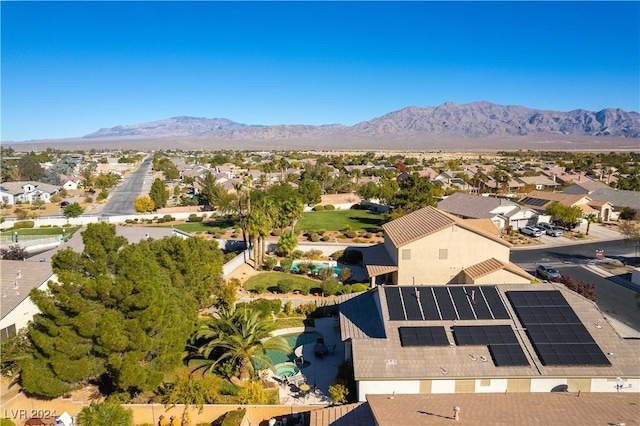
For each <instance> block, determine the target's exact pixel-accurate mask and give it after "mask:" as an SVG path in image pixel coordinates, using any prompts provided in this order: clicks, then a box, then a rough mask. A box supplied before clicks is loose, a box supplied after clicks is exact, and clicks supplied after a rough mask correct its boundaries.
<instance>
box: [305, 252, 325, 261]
mask: <svg viewBox="0 0 640 426" xmlns="http://www.w3.org/2000/svg"><path fill="white" fill-rule="evenodd" d="M304 256H305V257H306V258H308V259H311V260H319V259H322V250H309V251H306V252H305V253H304Z"/></svg>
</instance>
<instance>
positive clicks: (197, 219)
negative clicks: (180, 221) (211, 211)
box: [187, 213, 204, 223]
mask: <svg viewBox="0 0 640 426" xmlns="http://www.w3.org/2000/svg"><path fill="white" fill-rule="evenodd" d="M203 220H204V218H203V217H202V216H198V215H197V214H195V213H191V214H190V215H189V218H187V222H193V223H196V222H202V221H203Z"/></svg>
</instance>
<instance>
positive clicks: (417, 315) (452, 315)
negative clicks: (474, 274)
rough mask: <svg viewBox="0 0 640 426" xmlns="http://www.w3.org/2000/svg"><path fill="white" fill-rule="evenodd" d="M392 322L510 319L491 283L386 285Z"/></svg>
mask: <svg viewBox="0 0 640 426" xmlns="http://www.w3.org/2000/svg"><path fill="white" fill-rule="evenodd" d="M385 295H386V298H387V307H388V310H389V319H390V320H391V321H433V320H475V319H479V320H490V319H509V318H510V317H509V312H508V311H507V309H506V308H505V306H504V303H503V302H502V299H501V298H500V295H499V294H498V290H497V289H496V288H495V287H494V286H437V287H428V286H420V287H413V286H392V287H385Z"/></svg>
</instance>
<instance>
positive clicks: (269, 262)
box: [262, 256, 278, 271]
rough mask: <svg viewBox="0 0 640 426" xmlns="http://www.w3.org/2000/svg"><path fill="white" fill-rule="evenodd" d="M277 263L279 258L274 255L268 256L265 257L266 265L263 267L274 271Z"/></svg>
mask: <svg viewBox="0 0 640 426" xmlns="http://www.w3.org/2000/svg"><path fill="white" fill-rule="evenodd" d="M277 264H278V259H276V258H275V257H273V256H267V257H265V259H264V265H262V267H263V268H264V269H266V270H267V271H273V268H275V267H276V265H277Z"/></svg>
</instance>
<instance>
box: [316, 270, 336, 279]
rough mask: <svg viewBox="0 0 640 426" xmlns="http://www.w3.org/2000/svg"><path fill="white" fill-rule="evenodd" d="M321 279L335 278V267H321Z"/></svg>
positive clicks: (319, 276) (319, 274) (319, 272)
mask: <svg viewBox="0 0 640 426" xmlns="http://www.w3.org/2000/svg"><path fill="white" fill-rule="evenodd" d="M317 278H318V279H319V280H327V279H329V278H333V268H320V269H318V276H317Z"/></svg>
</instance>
